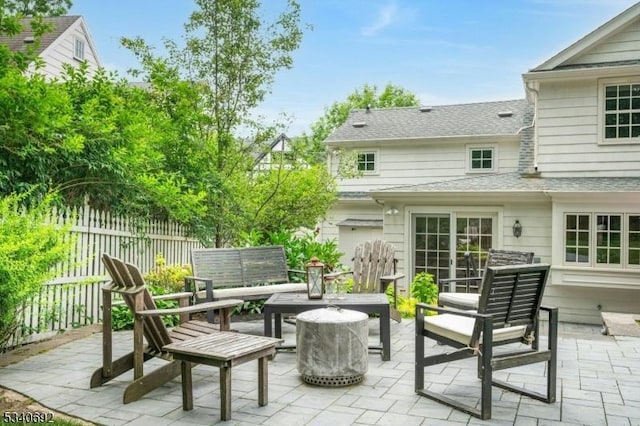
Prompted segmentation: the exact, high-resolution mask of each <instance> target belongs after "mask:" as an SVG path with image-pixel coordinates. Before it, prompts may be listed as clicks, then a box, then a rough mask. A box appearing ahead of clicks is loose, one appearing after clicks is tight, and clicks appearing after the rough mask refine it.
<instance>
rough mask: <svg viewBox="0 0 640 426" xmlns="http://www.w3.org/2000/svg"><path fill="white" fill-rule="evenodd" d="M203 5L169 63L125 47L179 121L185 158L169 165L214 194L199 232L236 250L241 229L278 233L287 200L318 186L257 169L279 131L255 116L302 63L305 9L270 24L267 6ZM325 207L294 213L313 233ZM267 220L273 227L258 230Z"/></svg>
mask: <svg viewBox="0 0 640 426" xmlns="http://www.w3.org/2000/svg"><path fill="white" fill-rule="evenodd" d="M195 3H196V6H197V10H196V11H195V12H193V13H192V14H191V17H190V19H189V22H187V23H186V24H185V44H184V46H180V45H178V43H176V42H175V41H172V40H166V41H165V47H166V48H167V52H168V56H167V57H166V58H161V57H157V56H155V55H154V53H153V50H152V48H151V47H150V46H148V45H147V44H146V43H145V42H144V40H142V39H140V38H135V39H126V38H125V39H123V40H122V41H123V44H124V45H125V46H126V47H128V48H129V49H130V50H131V51H132V52H133V53H134V54H135V55H136V56H137V57H138V59H139V60H140V63H141V65H142V69H141V70H134V71H133V73H134V75H141V76H144V78H145V80H146V81H147V82H149V83H151V85H152V92H154V93H155V94H156V96H157V98H156V99H157V101H160V102H161V105H162V108H164V110H165V111H167V112H168V113H169V114H170V115H171V116H172V119H173V120H174V124H175V127H174V130H175V136H176V138H177V139H176V140H174V141H173V144H172V146H171V147H166V149H165V151H164V152H165V155H167V156H172V158H174V159H175V161H169V163H171V164H173V165H174V166H173V167H174V170H175V171H179V172H180V173H182V174H183V176H185V178H186V185H187V186H188V187H189V188H191V189H193V190H204V191H205V193H206V200H205V204H206V206H207V207H208V212H209V213H208V215H207V217H206V218H205V219H204V220H201V221H198V223H194V224H193V226H194V227H195V228H196V229H198V230H199V232H198V234H199V236H200V237H201V239H202V240H203V242H205V244H207V245H215V246H221V245H224V244H227V243H234V242H235V241H237V238H238V235H239V233H240V232H241V231H244V230H248V229H250V228H251V227H253V226H264V227H267V228H270V229H271V228H274V227H275V226H273V225H272V224H269V223H267V222H268V219H269V218H273V220H274V221H279V222H281V220H280V219H279V217H280V215H278V216H273V215H271V216H268V215H265V212H274V211H278V210H279V209H284V208H287V206H288V205H289V204H290V203H289V204H287V202H286V201H287V200H289V196H288V195H287V194H288V193H289V192H291V191H293V192H296V191H297V190H296V185H297V184H301V185H305V184H308V183H309V182H308V181H307V180H305V179H298V176H300V175H303V174H304V173H302V172H300V173H293V172H292V171H289V172H286V173H285V171H284V170H280V171H279V172H277V173H276V172H274V173H267V174H266V175H267V176H265V175H264V174H260V173H258V174H256V173H254V172H253V171H252V170H253V168H254V167H255V155H256V154H258V153H260V152H263V150H264V149H265V147H266V146H267V144H268V142H270V141H271V140H272V139H273V138H274V137H275V135H276V128H277V124H276V125H275V126H265V125H264V123H258V122H255V121H252V120H249V119H248V118H247V117H249V115H250V114H249V113H250V111H251V110H252V109H253V108H255V107H256V106H258V105H259V104H260V103H261V102H262V101H263V99H264V96H265V94H266V93H268V92H269V90H270V88H271V85H272V83H273V81H274V78H275V75H276V73H277V72H278V71H280V70H282V69H287V68H290V67H291V66H292V64H293V59H292V52H293V51H294V50H296V49H297V48H298V46H299V45H300V42H301V39H302V30H301V28H300V6H299V4H298V3H297V2H296V1H294V0H289V1H288V2H287V6H286V9H285V10H284V11H283V12H282V13H280V14H279V15H278V16H277V17H276V18H275V19H274V20H273V21H272V22H268V21H267V20H266V19H264V18H262V16H266V15H267V14H265V13H263V11H262V10H261V4H260V2H259V1H257V0H218V1H214V2H211V1H207V0H196V1H195ZM240 131H243V132H245V133H246V132H249V133H251V134H253V135H254V136H253V137H252V138H251V140H250V141H247V139H243V138H239V137H238V136H237V134H238V133H239V132H240ZM178 153H179V154H178ZM178 155H179V157H180V158H177V157H178ZM184 164H188V167H187V168H186V169H185V168H184ZM296 167H297V166H296ZM189 170H191V171H189ZM193 171H197V173H194V172H193ZM292 173H293V174H292ZM313 173H314V172H313V171H309V172H307V174H313ZM285 174H291V177H289V178H286V179H284V180H286V182H287V185H282V184H277V182H279V181H280V182H281V181H282V179H283V176H284V175H285ZM274 176H277V177H274ZM314 177H315V178H319V177H322V178H326V177H327V176H325V175H320V174H318V173H315V174H314ZM328 178H329V179H330V177H328ZM267 182H269V183H267ZM316 183H317V185H316V186H315V187H318V186H320V187H323V188H327V187H330V186H331V184H330V183H329V182H327V181H324V182H317V181H314V184H316ZM260 191H265V192H264V193H262V192H260ZM300 192H301V191H298V193H300ZM278 203H283V205H282V206H281V207H278V206H279V204H278ZM319 206H320V207H317V206H312V205H309V204H306V205H305V206H302V207H303V208H302V210H300V209H299V210H295V211H289V212H288V213H289V215H290V216H291V217H290V218H289V219H290V220H289V221H288V222H289V223H295V224H300V223H301V222H304V223H305V224H307V225H310V224H309V223H308V222H310V221H311V217H312V216H315V217H313V222H312V223H311V225H312V224H314V223H315V220H317V218H318V210H319V209H322V208H324V209H325V210H326V207H328V205H327V204H322V203H320V204H319ZM296 216H297V217H296ZM257 218H263V219H264V220H261V221H260V222H259V223H257V222H256V219H257Z"/></svg>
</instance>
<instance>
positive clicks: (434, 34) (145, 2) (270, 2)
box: [69, 0, 635, 136]
mask: <svg viewBox="0 0 640 426" xmlns="http://www.w3.org/2000/svg"><path fill="white" fill-rule="evenodd" d="M299 1H300V4H301V8H302V21H303V23H305V24H310V25H311V26H312V27H313V29H312V30H306V32H305V35H304V39H303V41H302V45H301V47H300V49H299V50H298V51H296V52H295V54H294V65H293V68H292V69H291V70H283V71H281V72H280V73H279V74H278V75H277V76H276V82H275V84H274V86H273V88H272V93H271V94H270V95H269V96H268V97H267V99H266V100H265V102H264V103H263V104H262V105H261V106H260V108H259V109H258V110H257V111H256V112H255V114H256V115H260V116H263V117H265V119H266V121H267V122H270V121H273V120H277V119H278V118H279V117H280V116H281V114H286V115H287V116H288V117H289V121H290V125H289V127H288V128H287V129H286V130H285V132H286V133H287V134H288V135H290V136H294V135H297V134H300V133H302V132H303V131H307V130H308V129H309V126H310V125H311V123H313V122H314V121H315V120H317V119H318V118H319V117H320V116H322V114H323V112H324V109H325V108H327V107H328V106H330V105H331V104H332V103H333V102H336V101H343V100H344V99H345V98H346V96H347V95H349V94H350V93H352V92H353V91H354V90H355V89H356V88H359V87H361V86H362V85H363V84H365V83H368V84H375V85H377V86H378V87H380V88H381V87H383V86H384V85H386V84H387V83H392V84H394V85H397V86H401V87H403V88H405V89H407V90H409V91H411V92H413V93H415V94H416V95H417V96H418V97H419V98H420V100H421V102H422V103H423V104H425V105H443V104H454V103H468V102H481V101H492V100H506V99H518V98H522V97H524V90H523V86H522V78H521V74H522V73H524V72H526V71H527V70H529V69H531V68H533V67H535V66H537V65H539V64H540V63H542V62H544V61H545V60H546V59H548V58H550V57H551V56H553V55H555V54H556V53H557V52H559V51H560V50H562V49H564V48H566V47H568V46H569V45H570V44H572V43H574V42H575V41H577V40H578V39H580V38H582V37H583V36H585V35H586V34H587V33H589V32H591V31H593V30H594V29H596V28H597V27H598V26H600V25H602V24H604V23H605V22H606V21H608V20H609V19H611V18H612V17H614V16H616V15H617V14H619V13H620V12H622V11H623V10H625V9H626V8H628V7H630V6H631V5H633V4H634V3H635V1H632V0H299ZM263 3H264V5H265V7H268V8H269V10H268V11H266V13H269V12H273V11H274V10H278V9H279V8H282V6H283V5H284V2H283V1H282V0H263ZM194 7H195V6H194V4H193V2H192V1H191V0H129V1H124V0H109V1H98V0H74V6H73V7H72V8H71V10H70V11H69V14H78V15H83V16H84V17H85V20H86V22H87V25H88V26H89V30H90V31H91V34H92V36H93V41H94V43H95V44H96V47H97V50H98V54H99V56H100V59H101V60H102V62H103V65H105V66H106V67H107V68H109V69H114V70H117V71H119V73H120V74H121V75H123V73H124V71H125V70H126V69H127V68H129V67H132V66H136V65H137V64H136V62H135V59H134V58H133V56H132V55H131V54H130V53H129V52H128V51H127V50H126V49H124V48H122V47H120V46H119V39H120V37H122V36H129V37H133V36H141V37H142V38H143V39H145V40H146V41H147V42H148V43H149V44H151V45H153V46H156V48H157V51H158V52H162V38H169V39H172V40H175V41H176V42H180V41H181V39H182V34H183V25H184V23H185V22H187V20H188V17H189V14H190V13H191V11H192V10H193V9H194Z"/></svg>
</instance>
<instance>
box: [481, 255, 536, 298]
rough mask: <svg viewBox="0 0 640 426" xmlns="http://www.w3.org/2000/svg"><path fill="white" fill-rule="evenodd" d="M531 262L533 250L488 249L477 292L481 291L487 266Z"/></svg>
mask: <svg viewBox="0 0 640 426" xmlns="http://www.w3.org/2000/svg"><path fill="white" fill-rule="evenodd" d="M531 263H533V252H526V251H514V250H496V249H489V254H488V255H487V260H486V262H485V265H484V269H483V273H482V277H483V279H482V281H481V282H480V288H479V289H478V293H480V292H481V291H482V286H483V283H484V277H485V275H486V274H487V268H489V267H491V266H507V265H527V264H531Z"/></svg>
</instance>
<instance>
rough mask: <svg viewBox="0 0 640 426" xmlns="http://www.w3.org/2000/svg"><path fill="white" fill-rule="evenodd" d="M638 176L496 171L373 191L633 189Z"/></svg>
mask: <svg viewBox="0 0 640 426" xmlns="http://www.w3.org/2000/svg"><path fill="white" fill-rule="evenodd" d="M638 188H640V177H575V178H574V177H571V178H527V177H522V176H520V174H519V173H518V172H510V173H499V174H495V175H485V176H478V177H469V178H461V179H454V180H448V181H440V182H432V183H425V184H417V185H406V186H399V187H394V188H386V189H381V190H377V191H372V192H375V193H381V194H389V193H413V192H416V193H424V192H440V193H444V192H456V193H457V192H472V193H474V192H494V193H499V192H514V191H517V192H543V191H544V192H637V191H638Z"/></svg>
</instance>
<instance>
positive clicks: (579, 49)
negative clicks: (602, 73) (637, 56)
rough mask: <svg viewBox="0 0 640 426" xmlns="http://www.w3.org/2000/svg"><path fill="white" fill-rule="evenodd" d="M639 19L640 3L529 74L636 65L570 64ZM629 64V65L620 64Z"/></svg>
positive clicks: (634, 62)
mask: <svg viewBox="0 0 640 426" xmlns="http://www.w3.org/2000/svg"><path fill="white" fill-rule="evenodd" d="M639 17H640V2H639V3H636V4H634V5H633V6H631V7H629V8H628V9H627V10H625V11H624V12H622V13H621V14H619V15H617V16H616V17H614V18H613V19H611V20H609V21H607V22H605V23H604V24H603V25H601V26H600V27H598V28H596V29H595V30H594V31H592V32H590V33H589V34H587V35H586V36H584V37H582V38H581V39H580V40H578V41H576V42H575V43H573V44H572V45H571V46H569V47H567V48H566V49H564V50H562V51H560V52H559V53H557V54H556V55H554V56H553V57H551V58H550V59H548V60H546V61H545V62H543V63H542V64H540V65H538V66H537V67H535V68H533V69H531V70H530V73H535V72H544V71H552V70H561V69H582V68H594V67H600V68H601V67H606V66H612V65H616V66H620V65H636V64H637V63H638V62H637V61H633V60H632V61H616V62H617V63H615V64H614V63H612V62H598V63H594V62H591V63H585V64H581V63H572V61H575V60H577V59H579V57H580V56H582V55H584V54H585V53H587V52H588V51H590V50H591V49H592V48H594V47H595V46H596V45H598V44H599V43H601V42H602V40H604V39H605V38H608V37H611V36H613V35H614V34H616V33H618V32H620V31H622V30H623V29H625V28H627V27H628V26H629V25H632V24H633V23H634V22H636V21H637V19H638V18H639ZM620 62H630V63H620Z"/></svg>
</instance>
